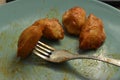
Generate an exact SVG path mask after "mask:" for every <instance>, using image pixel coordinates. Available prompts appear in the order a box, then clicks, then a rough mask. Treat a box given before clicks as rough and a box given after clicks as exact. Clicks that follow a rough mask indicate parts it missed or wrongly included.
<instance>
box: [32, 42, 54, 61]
mask: <svg viewBox="0 0 120 80" xmlns="http://www.w3.org/2000/svg"><path fill="white" fill-rule="evenodd" d="M54 50H55V49H54V48H53V47H51V46H48V45H47V44H44V43H42V42H40V41H38V43H37V44H36V46H35V48H34V50H33V53H34V54H36V55H38V56H40V57H41V58H44V59H47V58H48V57H50V54H51V53H52V51H54Z"/></svg>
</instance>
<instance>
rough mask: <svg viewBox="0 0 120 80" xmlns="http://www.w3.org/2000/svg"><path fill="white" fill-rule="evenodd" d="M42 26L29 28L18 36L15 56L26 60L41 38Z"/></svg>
mask: <svg viewBox="0 0 120 80" xmlns="http://www.w3.org/2000/svg"><path fill="white" fill-rule="evenodd" d="M43 29H44V27H42V26H30V27H28V28H26V29H25V30H24V31H23V32H22V33H21V35H20V37H19V40H18V50H17V56H18V57H21V58H26V57H27V56H28V55H29V54H30V53H31V52H32V50H33V48H34V47H35V45H36V43H37V41H38V40H39V39H40V38H41V37H42V35H43V34H42V31H43Z"/></svg>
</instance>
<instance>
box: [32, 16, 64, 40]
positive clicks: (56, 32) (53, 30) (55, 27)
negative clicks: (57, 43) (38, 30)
mask: <svg viewBox="0 0 120 80" xmlns="http://www.w3.org/2000/svg"><path fill="white" fill-rule="evenodd" d="M33 25H42V26H44V27H45V29H44V31H43V36H44V37H46V38H48V39H54V40H59V39H63V38H64V30H63V28H62V26H61V24H60V23H59V21H58V19H56V18H53V19H48V18H44V19H40V20H38V21H36V22H35V23H34V24H33Z"/></svg>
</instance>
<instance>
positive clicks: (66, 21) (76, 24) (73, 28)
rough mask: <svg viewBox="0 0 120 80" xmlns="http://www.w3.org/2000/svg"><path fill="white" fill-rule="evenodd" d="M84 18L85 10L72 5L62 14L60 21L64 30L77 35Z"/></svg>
mask: <svg viewBox="0 0 120 80" xmlns="http://www.w3.org/2000/svg"><path fill="white" fill-rule="evenodd" d="M85 20H86V12H85V10H84V9H83V8H81V7H73V8H71V9H69V10H68V11H66V12H65V13H64V14H63V16H62V23H63V25H64V27H65V29H66V31H67V32H68V33H70V34H73V35H79V34H80V31H81V28H82V26H83V25H84V23H85Z"/></svg>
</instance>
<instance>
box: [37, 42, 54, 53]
mask: <svg viewBox="0 0 120 80" xmlns="http://www.w3.org/2000/svg"><path fill="white" fill-rule="evenodd" d="M38 44H40V45H42V46H44V47H45V48H47V49H49V50H52V51H54V50H55V49H54V48H53V47H51V46H48V45H47V44H45V43H42V42H40V41H38Z"/></svg>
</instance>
